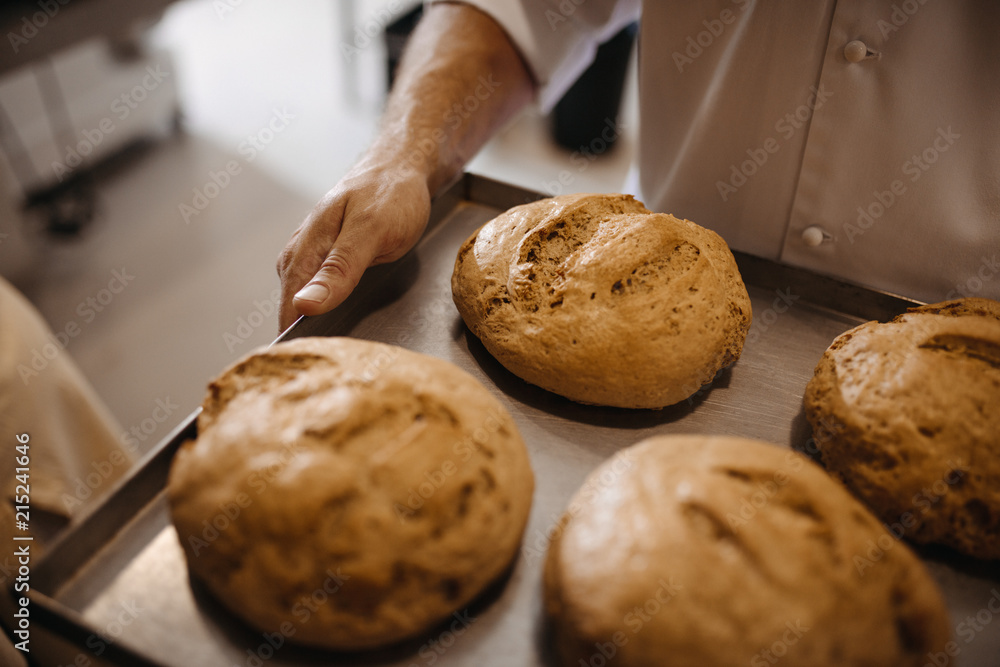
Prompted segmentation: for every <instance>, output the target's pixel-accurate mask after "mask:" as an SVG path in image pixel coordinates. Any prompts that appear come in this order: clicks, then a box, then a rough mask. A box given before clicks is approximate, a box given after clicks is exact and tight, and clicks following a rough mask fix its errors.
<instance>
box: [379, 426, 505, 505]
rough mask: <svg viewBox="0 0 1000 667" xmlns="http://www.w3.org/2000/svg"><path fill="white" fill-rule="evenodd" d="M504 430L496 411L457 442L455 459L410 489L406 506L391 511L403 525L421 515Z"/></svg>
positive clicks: (439, 467) (405, 435) (445, 463)
mask: <svg viewBox="0 0 1000 667" xmlns="http://www.w3.org/2000/svg"><path fill="white" fill-rule="evenodd" d="M415 426H416V424H415ZM502 426H503V412H502V410H500V409H499V408H493V409H491V410H490V411H489V412H488V413H487V415H486V419H485V420H484V421H483V423H482V424H481V425H480V426H478V427H477V428H475V429H473V430H472V431H471V432H469V433H466V435H465V437H464V438H462V439H461V440H458V441H456V442H454V443H453V444H452V446H451V451H452V454H454V458H449V459H447V460H445V461H443V462H442V463H441V465H440V466H437V467H435V468H434V469H433V470H428V471H426V472H425V473H424V475H423V480H422V481H421V482H420V483H419V484H417V485H416V486H415V487H412V486H411V487H409V488H407V489H406V491H407V496H406V503H405V504H403V503H398V502H397V503H393V506H392V509H393V511H394V512H395V513H396V518H397V519H399V521H400V523H405V522H406V520H407V519H409V518H411V517H413V516H414V515H416V514H417V513H418V512H420V510H421V509H422V508H423V506H424V504H425V503H426V502H427V501H428V500H430V498H431V497H432V496H433V495H434V494H435V493H437V492H438V491H439V490H440V489H441V487H443V486H444V485H445V483H447V481H448V480H449V479H450V478H451V477H453V476H454V475H455V474H456V473H457V472H458V471H459V469H460V468H461V466H462V465H463V464H465V463H468V461H469V460H470V459H471V458H472V457H473V455H474V454H475V452H476V450H477V449H478V448H479V447H481V446H484V445H486V444H487V443H488V442H489V441H490V439H491V438H492V437H493V435H494V434H495V433H497V432H498V431H499V430H500V428H501V427H502ZM411 428H412V427H411ZM398 437H401V438H402V437H408V435H407V433H406V432H404V433H402V434H400V435H399V436H398Z"/></svg>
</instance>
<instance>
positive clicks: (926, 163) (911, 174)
mask: <svg viewBox="0 0 1000 667" xmlns="http://www.w3.org/2000/svg"><path fill="white" fill-rule="evenodd" d="M961 137H962V135H960V134H958V133H957V132H955V131H954V130H952V129H951V125H949V126H948V127H947V128H943V127H939V128H937V134H936V136H935V137H934V139H933V140H932V141H931V143H930V144H929V145H928V146H927V148H925V149H924V150H922V151H920V152H919V153H914V154H913V155H912V156H910V158H909V159H907V160H906V161H905V162H903V164H902V165H900V168H899V170H900V171H901V172H902V174H903V176H905V177H907V180H908V181H909V182H910V183H916V182H917V181H919V180H920V179H921V177H923V175H924V174H926V173H927V172H928V171H929V170H930V168H931V167H932V166H933V165H934V164H935V163H936V162H937V161H938V160H939V159H940V157H941V156H942V155H943V154H945V153H947V152H948V151H949V150H950V149H951V147H952V146H954V145H955V142H956V141H958V140H959V139H961ZM907 192H908V186H907V185H906V183H905V182H904V181H903V179H901V178H897V179H894V180H893V181H892V182H891V183H889V187H888V189H886V190H874V191H873V192H872V197H873V199H872V201H871V202H869V203H868V204H867V205H863V206H859V207H858V209H857V210H858V217H857V219H856V220H855V221H854V222H845V223H844V225H843V228H844V234H845V235H846V236H847V240H848V241H850V242H851V243H852V244H853V243H854V242H855V240H856V239H857V238H858V237H859V236H861V235H863V234H864V233H865V232H866V231H868V230H869V229H871V228H872V226H873V225H874V224H875V223H876V222H877V221H878V219H879V218H881V217H882V216H883V215H885V212H886V211H888V210H889V209H890V208H892V207H893V206H894V205H895V204H896V202H898V201H899V200H900V199H901V198H902V197H903V196H904V195H905V194H906V193H907Z"/></svg>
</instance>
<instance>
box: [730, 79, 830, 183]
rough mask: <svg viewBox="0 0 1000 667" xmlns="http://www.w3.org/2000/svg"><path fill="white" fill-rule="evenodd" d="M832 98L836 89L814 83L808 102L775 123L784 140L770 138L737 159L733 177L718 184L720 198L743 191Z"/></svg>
mask: <svg viewBox="0 0 1000 667" xmlns="http://www.w3.org/2000/svg"><path fill="white" fill-rule="evenodd" d="M831 97H833V91H832V90H827V89H826V88H825V87H824V86H823V84H822V83H820V84H819V87H817V86H810V87H809V95H808V96H807V97H806V101H805V102H804V103H803V104H800V105H799V106H797V107H795V109H793V110H792V111H790V112H788V113H786V114H785V115H784V116H782V117H781V118H779V119H778V120H777V122H775V124H774V131H775V132H777V133H778V136H779V137H781V141H779V140H778V139H776V138H774V137H768V138H767V139H765V140H764V141H763V143H761V145H760V146H758V147H756V148H748V149H747V150H746V154H747V159H746V160H743V161H742V162H740V163H738V164H737V163H735V162H734V163H733V164H732V165H731V166H730V168H729V178H728V179H727V180H725V181H722V180H718V181H716V182H715V187H716V189H717V190H718V191H719V197H721V198H722V201H728V200H729V197H730V196H732V195H734V194H736V193H737V192H739V189H740V188H742V187H743V186H744V185H746V183H747V181H748V180H749V179H750V178H752V177H753V176H754V175H755V174H756V173H757V172H758V171H759V170H760V169H762V168H763V167H764V165H765V164H767V161H768V160H769V159H770V157H771V156H772V155H774V154H775V153H777V152H778V151H779V150H781V146H782V141H788V140H789V139H791V138H792V137H794V136H795V134H796V132H798V131H799V130H800V129H802V128H803V127H804V126H805V125H806V123H808V122H809V119H810V118H812V117H813V114H814V113H815V112H816V111H818V110H819V109H821V108H822V107H823V105H824V104H826V101H827V100H829V99H830V98H831Z"/></svg>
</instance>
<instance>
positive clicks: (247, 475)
mask: <svg viewBox="0 0 1000 667" xmlns="http://www.w3.org/2000/svg"><path fill="white" fill-rule="evenodd" d="M203 407H204V411H203V412H202V414H201V416H200V418H199V423H198V428H199V436H198V439H197V440H196V441H191V442H188V443H186V444H185V445H183V446H182V448H181V450H180V451H179V452H178V454H177V458H176V459H175V461H174V464H173V468H172V469H171V473H170V479H169V485H168V492H169V500H170V507H171V512H172V517H173V521H174V525H175V527H176V529H177V533H178V537H179V539H180V542H181V545H182V546H183V548H184V551H185V554H186V556H187V562H188V566H189V569H190V571H191V572H192V574H194V575H195V576H196V577H197V578H198V579H200V580H202V581H203V582H204V583H205V584H206V585H207V586H208V588H209V589H210V590H211V591H212V592H213V593H214V594H215V595H216V596H217V597H218V599H219V600H220V601H222V603H224V604H225V605H226V606H227V607H229V608H230V609H231V610H232V611H233V612H235V613H236V614H238V615H240V616H242V617H243V618H244V619H245V620H247V621H249V622H250V623H251V624H252V625H254V626H255V627H257V628H258V629H260V630H263V631H266V632H282V633H283V634H286V636H288V639H289V640H291V641H298V642H303V643H306V644H310V645H316V646H322V647H327V648H333V649H363V648H369V647H373V646H377V645H382V644H387V643H390V642H394V641H397V640H400V639H403V638H406V637H410V636H413V635H415V634H419V633H420V632H423V631H425V630H427V629H428V628H430V627H431V626H433V625H434V624H435V623H438V622H440V621H441V620H443V619H445V618H447V617H448V616H449V615H450V614H451V613H452V612H454V611H456V610H459V609H461V608H462V607H463V606H465V605H467V604H468V603H469V601H470V600H471V599H472V598H473V597H475V596H476V595H477V594H478V593H479V592H480V591H482V590H483V588H484V587H485V586H487V585H488V584H489V583H490V582H491V581H493V580H495V579H497V578H498V577H499V576H500V575H501V574H502V573H503V572H504V571H505V569H506V568H507V567H508V565H509V564H510V562H511V561H512V559H513V557H514V555H515V553H516V552H517V547H518V544H519V543H520V539H521V535H522V533H523V531H524V526H525V523H526V521H527V517H528V511H529V509H530V506H531V496H532V489H533V485H534V478H533V475H532V471H531V467H530V463H529V460H528V455H527V450H526V449H525V446H524V442H523V441H522V440H521V437H520V435H519V434H518V431H517V428H516V426H515V424H514V422H513V420H512V419H511V417H510V415H509V414H508V413H507V411H506V410H505V409H504V408H503V406H502V405H501V404H500V403H499V402H498V401H497V400H496V399H495V398H494V397H493V396H492V395H491V394H490V393H489V392H488V391H487V390H486V389H485V388H483V387H482V385H480V384H479V383H478V382H477V381H476V380H475V379H473V378H472V377H471V376H470V375H468V374H467V373H465V372H464V371H462V370H460V369H458V368H457V367H455V366H453V365H452V364H449V363H447V362H445V361H442V360H439V359H434V358H432V357H427V356H424V355H420V354H417V353H414V352H409V351H407V350H403V349H401V348H397V347H392V346H389V345H382V344H378V343H371V342H365V341H359V340H353V339H347V338H304V339H298V340H294V341H291V342H287V343H281V344H278V345H275V346H273V347H271V348H268V349H265V350H260V351H257V352H254V353H252V354H250V355H249V356H247V357H245V358H244V359H242V360H240V361H238V362H237V363H235V364H234V365H232V366H231V367H230V368H228V369H227V370H226V371H224V372H223V373H222V374H221V375H220V376H219V377H218V378H217V379H216V380H215V381H214V382H212V384H211V386H210V389H209V394H208V397H207V398H206V399H205V402H204V406H203ZM283 624H284V625H285V626H286V627H290V628H292V630H293V634H291V635H288V633H286V632H284V631H283V630H282V626H283Z"/></svg>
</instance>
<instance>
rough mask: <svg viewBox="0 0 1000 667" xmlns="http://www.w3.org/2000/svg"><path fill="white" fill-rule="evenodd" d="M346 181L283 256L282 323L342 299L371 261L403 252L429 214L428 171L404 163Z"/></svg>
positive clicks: (280, 269) (280, 264)
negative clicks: (409, 170)
mask: <svg viewBox="0 0 1000 667" xmlns="http://www.w3.org/2000/svg"><path fill="white" fill-rule="evenodd" d="M362 176H363V178H362V177H355V178H352V179H351V180H349V181H347V182H346V183H345V182H342V183H341V184H340V185H339V186H338V188H335V189H334V190H333V191H331V193H330V195H328V197H327V198H326V199H325V200H324V202H321V204H320V205H319V206H318V207H317V209H316V210H315V211H313V213H312V214H311V215H310V216H309V217H308V218H307V219H306V221H305V222H304V223H303V224H302V226H301V227H300V228H299V230H298V231H296V232H295V234H294V235H293V236H292V239H291V240H290V241H289V243H288V245H287V246H286V247H285V250H284V252H282V254H281V257H280V259H279V261H278V274H279V275H280V276H281V285H282V299H281V311H280V316H279V318H280V320H279V324H280V327H281V330H282V331H283V330H284V329H286V328H287V327H289V326H290V325H291V324H292V323H293V322H294V321H295V320H296V319H297V318H298V316H299V315H300V314H301V315H320V314H322V313H325V312H327V311H329V310H332V309H333V308H336V307H337V306H339V305H340V304H341V303H342V302H343V301H344V300H345V299H346V298H347V297H348V296H349V295H350V294H351V292H352V291H353V290H354V288H355V287H356V286H357V284H358V282H360V280H361V276H362V275H363V274H364V272H365V270H366V269H367V268H368V267H369V266H372V265H373V264H381V263H383V262H390V261H394V260H396V259H398V258H399V257H402V256H403V254H404V253H406V252H407V251H408V250H409V249H410V248H412V247H413V245H414V244H415V243H416V242H417V240H418V239H419V238H420V235H421V233H422V232H423V229H424V227H425V226H426V224H427V218H428V216H429V214H430V193H429V192H428V190H427V183H426V179H423V178H419V177H417V176H413V175H406V174H404V175H403V176H400V172H398V171H389V172H386V173H380V174H377V175H374V176H373V175H371V174H367V173H366V174H362Z"/></svg>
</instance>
